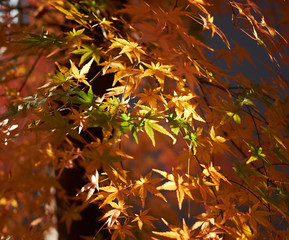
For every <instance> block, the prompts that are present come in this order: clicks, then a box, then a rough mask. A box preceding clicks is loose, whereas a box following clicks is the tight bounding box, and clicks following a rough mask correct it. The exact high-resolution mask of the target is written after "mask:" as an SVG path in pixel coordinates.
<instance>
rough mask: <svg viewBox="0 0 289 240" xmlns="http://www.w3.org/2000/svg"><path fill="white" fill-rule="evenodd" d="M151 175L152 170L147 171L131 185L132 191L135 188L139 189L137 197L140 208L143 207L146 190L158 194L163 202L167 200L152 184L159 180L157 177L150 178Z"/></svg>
mask: <svg viewBox="0 0 289 240" xmlns="http://www.w3.org/2000/svg"><path fill="white" fill-rule="evenodd" d="M151 175H152V172H150V173H148V174H147V175H146V176H145V177H144V178H143V177H141V178H140V180H138V181H137V182H136V183H135V185H134V187H133V190H134V191H136V190H138V191H139V197H140V198H141V202H142V208H144V205H145V200H146V197H147V192H150V193H151V194H153V195H154V196H158V197H160V198H162V199H163V200H164V201H165V202H167V200H166V199H165V197H164V196H163V195H162V194H161V193H160V191H159V190H158V189H157V188H156V187H155V186H154V184H156V183H158V182H159V181H161V180H160V179H158V178H151Z"/></svg>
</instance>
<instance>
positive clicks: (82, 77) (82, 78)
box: [70, 58, 94, 87]
mask: <svg viewBox="0 0 289 240" xmlns="http://www.w3.org/2000/svg"><path fill="white" fill-rule="evenodd" d="M93 60H94V58H92V59H91V60H90V61H89V62H88V63H87V64H85V65H84V66H83V67H82V69H81V70H80V71H79V70H78V68H77V67H76V66H75V64H74V63H73V62H72V61H71V60H70V65H71V68H70V74H71V76H72V77H73V78H75V79H77V81H79V82H82V83H84V84H86V85H87V86H89V87H90V84H89V83H88V82H87V81H86V74H87V73H88V71H89V69H90V67H91V64H92V62H93Z"/></svg>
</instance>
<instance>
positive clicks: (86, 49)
mask: <svg viewBox="0 0 289 240" xmlns="http://www.w3.org/2000/svg"><path fill="white" fill-rule="evenodd" d="M101 49H102V48H101V47H100V48H96V47H95V46H94V44H93V43H92V44H91V45H90V46H88V45H85V44H82V45H81V48H80V49H77V50H74V51H72V53H74V54H82V56H81V58H80V62H79V66H80V65H81V64H82V63H84V62H85V61H86V60H87V59H89V58H91V57H93V59H94V61H95V62H96V63H97V64H99V60H100V55H101V54H102V52H101V51H100V50H101Z"/></svg>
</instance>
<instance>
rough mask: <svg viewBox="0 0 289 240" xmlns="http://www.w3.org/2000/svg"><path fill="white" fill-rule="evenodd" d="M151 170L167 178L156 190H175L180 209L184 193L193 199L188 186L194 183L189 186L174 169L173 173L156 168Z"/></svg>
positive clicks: (191, 186)
mask: <svg viewBox="0 0 289 240" xmlns="http://www.w3.org/2000/svg"><path fill="white" fill-rule="evenodd" d="M153 171H154V172H157V173H159V174H161V175H162V176H164V177H165V178H167V179H168V180H169V181H168V182H165V183H164V184H163V185H161V186H159V187H157V190H167V191H176V193H177V200H178V203H179V209H180V210H181V209H182V204H183V201H184V198H185V195H187V196H188V197H189V198H190V199H194V198H193V196H192V195H191V192H190V188H193V187H194V185H193V184H192V185H190V186H189V185H188V184H187V183H185V182H184V179H183V176H180V175H179V174H178V173H177V172H176V171H173V174H169V173H167V172H165V171H160V170H157V169H153Z"/></svg>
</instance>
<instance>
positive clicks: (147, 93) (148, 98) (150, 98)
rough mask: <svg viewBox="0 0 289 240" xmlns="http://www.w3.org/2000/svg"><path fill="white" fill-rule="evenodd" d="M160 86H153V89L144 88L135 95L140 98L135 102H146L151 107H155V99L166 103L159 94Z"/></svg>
mask: <svg viewBox="0 0 289 240" xmlns="http://www.w3.org/2000/svg"><path fill="white" fill-rule="evenodd" d="M159 93H160V88H155V89H153V90H151V89H149V90H146V89H144V93H139V94H137V95H136V96H137V97H139V98H140V100H139V101H138V102H137V103H138V104H143V103H144V102H147V103H148V104H149V105H150V106H151V108H153V109H157V101H158V100H159V101H161V102H163V103H165V104H166V100H165V99H164V98H163V97H162V96H161V95H160V94H159Z"/></svg>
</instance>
